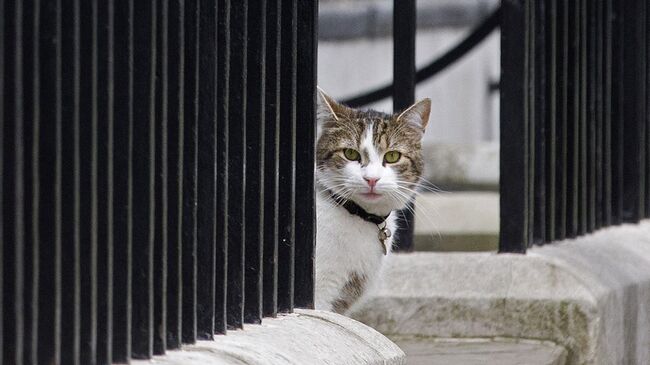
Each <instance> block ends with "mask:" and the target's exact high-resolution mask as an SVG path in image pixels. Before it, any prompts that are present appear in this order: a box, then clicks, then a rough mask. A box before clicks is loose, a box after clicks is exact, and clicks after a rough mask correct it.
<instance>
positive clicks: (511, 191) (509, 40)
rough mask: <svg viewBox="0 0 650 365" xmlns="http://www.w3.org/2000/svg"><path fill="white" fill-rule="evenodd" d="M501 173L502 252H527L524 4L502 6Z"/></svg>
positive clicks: (500, 239)
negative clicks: (505, 172) (502, 172)
mask: <svg viewBox="0 0 650 365" xmlns="http://www.w3.org/2000/svg"><path fill="white" fill-rule="evenodd" d="M502 6H503V8H502V11H503V13H502V16H503V19H509V20H510V21H507V22H504V23H503V24H502V26H501V49H502V52H501V68H502V70H504V73H503V74H502V76H501V137H500V140H501V151H500V161H501V163H500V168H501V171H510V172H511V173H510V174H508V175H506V176H502V179H501V183H500V190H501V194H500V201H501V210H500V225H501V228H500V232H499V252H525V251H526V247H527V246H528V242H527V239H528V224H529V222H528V214H527V211H528V196H529V195H528V194H529V192H528V181H527V179H528V155H527V154H526V140H527V138H528V118H527V116H526V110H525V108H524V99H525V86H526V85H525V84H524V82H523V80H524V77H525V76H524V75H525V72H526V69H525V65H524V61H525V57H526V55H525V40H526V37H527V34H526V28H525V27H526V19H525V11H524V8H523V4H522V3H521V2H504V3H503V4H502Z"/></svg>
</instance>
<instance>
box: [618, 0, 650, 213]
mask: <svg viewBox="0 0 650 365" xmlns="http://www.w3.org/2000/svg"><path fill="white" fill-rule="evenodd" d="M645 3H646V2H645V1H644V0H633V1H624V5H623V8H624V14H623V21H624V27H625V34H626V42H625V43H624V45H623V47H624V70H623V82H624V86H623V87H624V99H623V100H624V105H623V107H624V110H623V117H624V119H623V120H624V125H625V127H624V128H625V130H624V139H625V145H624V154H625V159H624V175H625V179H624V180H623V183H624V189H623V207H624V209H623V214H624V217H623V218H624V220H625V221H628V222H637V221H639V219H641V218H642V217H643V215H644V213H645V209H644V207H645V203H644V200H645V196H644V190H645V182H644V181H643V180H644V179H645V171H644V170H645V145H644V140H645V118H646V115H645V104H646V99H645V74H646V70H645V62H644V58H645V53H646V44H645V43H646V42H645V41H646V40H645V19H644V17H643V15H644V14H645V7H646V4H645Z"/></svg>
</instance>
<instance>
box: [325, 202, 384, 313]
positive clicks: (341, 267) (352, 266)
mask: <svg viewBox="0 0 650 365" xmlns="http://www.w3.org/2000/svg"><path fill="white" fill-rule="evenodd" d="M316 214H317V221H318V226H317V233H316V291H315V302H316V303H315V305H316V309H323V310H332V302H333V301H334V300H335V299H336V298H338V296H339V294H340V292H341V289H342V288H343V286H345V284H346V282H347V281H348V280H349V279H350V273H353V272H354V273H359V274H362V275H365V276H366V277H367V278H368V281H367V286H366V291H367V289H368V288H369V287H371V286H372V285H373V283H374V281H375V280H377V278H378V277H379V275H380V272H381V269H382V267H383V266H384V262H385V261H386V259H387V258H388V257H389V256H390V248H391V246H392V243H393V240H392V237H391V238H389V239H388V240H386V251H387V252H388V254H387V255H386V256H384V252H383V250H382V248H381V246H380V245H379V239H378V237H377V232H378V230H377V226H376V225H374V224H372V223H369V222H366V221H364V220H363V219H361V218H359V217H357V216H354V215H351V214H350V213H348V211H347V210H345V208H342V207H340V206H334V205H333V204H332V202H331V200H330V199H329V197H328V195H327V193H323V192H319V193H318V194H317V197H316ZM394 217H395V213H392V214H391V215H390V216H389V217H388V219H387V220H386V224H387V227H388V228H389V229H390V230H391V231H392V232H395V228H396V226H395V218H394Z"/></svg>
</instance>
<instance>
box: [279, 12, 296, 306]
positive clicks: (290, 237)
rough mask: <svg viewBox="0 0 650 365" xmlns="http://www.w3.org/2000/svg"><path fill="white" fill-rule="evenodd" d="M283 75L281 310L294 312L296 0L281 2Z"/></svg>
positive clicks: (280, 236) (280, 192)
mask: <svg viewBox="0 0 650 365" xmlns="http://www.w3.org/2000/svg"><path fill="white" fill-rule="evenodd" d="M281 11H282V15H281V18H282V26H281V31H282V35H281V39H282V42H281V45H282V51H281V52H282V55H281V57H282V62H281V66H280V67H281V70H280V73H281V76H280V80H281V81H280V154H279V159H280V171H279V175H280V180H279V184H280V187H279V192H278V194H279V196H281V197H282V199H281V200H280V201H279V208H278V209H279V210H278V236H279V237H278V311H279V312H291V311H293V306H294V303H293V296H294V294H293V293H294V281H293V278H294V270H295V266H294V257H295V256H294V255H295V203H296V201H295V199H296V196H295V185H294V183H295V180H294V176H295V165H294V162H295V157H296V154H295V153H296V150H295V141H296V139H295V133H296V108H295V104H294V101H295V100H296V74H295V70H296V63H297V54H296V37H297V34H296V16H297V0H290V1H283V2H282V10H281Z"/></svg>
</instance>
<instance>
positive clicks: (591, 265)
mask: <svg viewBox="0 0 650 365" xmlns="http://www.w3.org/2000/svg"><path fill="white" fill-rule="evenodd" d="M354 317H355V318H357V319H359V320H361V321H362V322H364V323H366V324H369V325H370V326H373V327H374V328H376V329H377V330H379V331H380V332H382V333H384V334H386V335H388V336H389V337H393V336H397V335H411V336H428V337H452V338H476V337H483V338H490V337H509V338H524V339H537V340H546V341H551V342H554V343H557V344H559V345H561V346H563V347H565V348H566V349H567V350H568V363H569V364H607V365H609V364H639V365H641V364H644V365H647V364H650V222H647V221H646V222H643V223H642V224H640V225H625V226H620V227H611V228H608V229H604V230H602V231H599V232H597V233H595V234H592V235H589V236H586V237H582V238H579V239H576V240H567V241H565V242H561V243H557V244H553V245H549V246H544V247H539V248H534V249H531V250H530V252H529V254H528V255H515V254H500V255H497V254H489V253H414V254H403V255H395V256H394V257H393V260H392V262H391V263H390V264H389V265H388V268H387V270H386V272H385V280H383V281H382V282H381V285H379V287H378V288H377V290H376V291H375V292H374V293H373V295H371V296H370V297H369V298H368V300H367V301H366V303H365V305H364V306H361V307H360V309H359V310H358V311H357V312H356V313H355V314H354Z"/></svg>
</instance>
